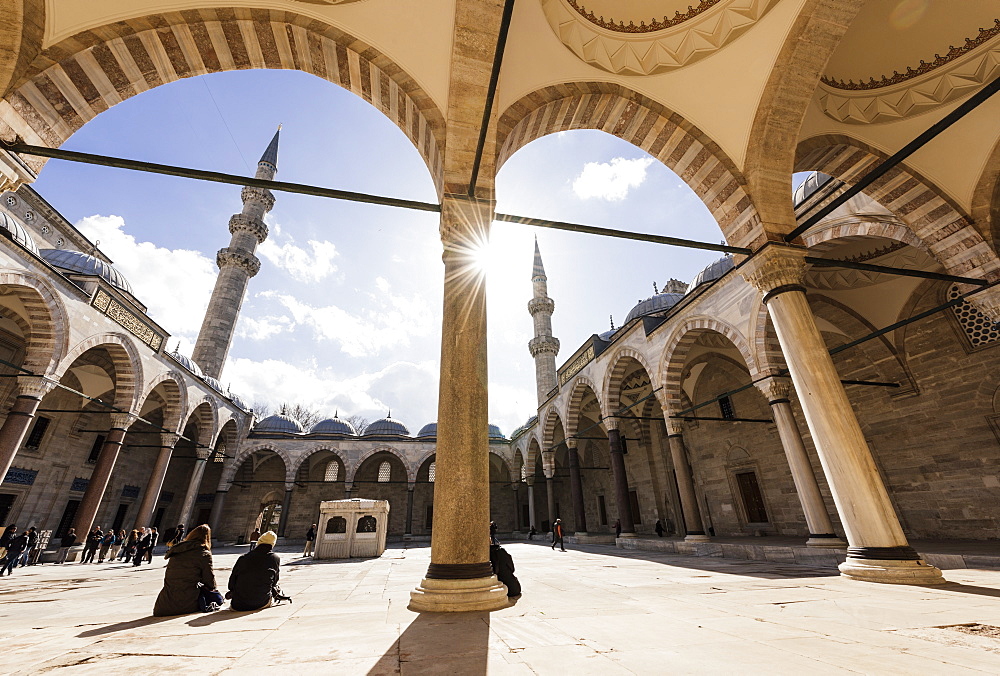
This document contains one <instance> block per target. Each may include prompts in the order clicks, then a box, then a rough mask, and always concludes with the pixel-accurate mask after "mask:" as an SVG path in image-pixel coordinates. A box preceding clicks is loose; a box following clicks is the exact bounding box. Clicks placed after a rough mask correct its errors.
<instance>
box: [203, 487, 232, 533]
mask: <svg viewBox="0 0 1000 676" xmlns="http://www.w3.org/2000/svg"><path fill="white" fill-rule="evenodd" d="M229 485H230V484H226V488H225V489H222V488H220V489H218V490H217V491H215V501H214V502H212V513H211V514H210V515H209V517H208V525H209V527H210V528H211V529H212V532H213V533H214V532H215V531H217V530H219V523H220V522H221V521H222V510H223V508H224V507H225V505H226V496H227V495H229Z"/></svg>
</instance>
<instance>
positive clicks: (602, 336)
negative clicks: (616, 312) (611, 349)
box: [597, 329, 618, 343]
mask: <svg viewBox="0 0 1000 676" xmlns="http://www.w3.org/2000/svg"><path fill="white" fill-rule="evenodd" d="M616 333H618V329H608V330H607V331H605V332H604V333H598V334H597V337H598V338H600V339H601V340H603V341H604V342H605V343H610V342H611V339H612V338H614V337H615V334H616Z"/></svg>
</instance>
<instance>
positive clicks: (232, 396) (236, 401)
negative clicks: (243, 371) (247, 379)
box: [226, 392, 250, 411]
mask: <svg viewBox="0 0 1000 676" xmlns="http://www.w3.org/2000/svg"><path fill="white" fill-rule="evenodd" d="M226 396H227V397H229V401H231V402H233V403H234V404H236V405H237V406H239V407H240V408H241V409H242V410H244V411H249V410H250V407H249V406H248V405H247V403H246V402H245V401H243V399H242V398H240V397H239V396H238V395H235V394H233V393H232V392H226Z"/></svg>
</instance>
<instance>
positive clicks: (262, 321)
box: [236, 315, 295, 340]
mask: <svg viewBox="0 0 1000 676" xmlns="http://www.w3.org/2000/svg"><path fill="white" fill-rule="evenodd" d="M294 328H295V323H294V322H293V321H292V320H291V319H290V318H289V317H271V316H267V317H260V318H259V319H258V318H254V317H250V316H248V315H242V316H241V317H240V320H239V323H238V324H237V325H236V335H237V336H238V337H240V338H249V339H250V340H267V339H268V338H270V337H271V336H276V335H278V334H279V333H284V332H286V331H291V330H293V329H294Z"/></svg>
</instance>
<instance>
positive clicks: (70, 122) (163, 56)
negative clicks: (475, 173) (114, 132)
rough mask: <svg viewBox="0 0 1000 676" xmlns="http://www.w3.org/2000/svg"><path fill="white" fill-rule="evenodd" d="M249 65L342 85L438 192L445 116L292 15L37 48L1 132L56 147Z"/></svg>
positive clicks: (176, 18) (103, 31)
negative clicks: (388, 127)
mask: <svg viewBox="0 0 1000 676" xmlns="http://www.w3.org/2000/svg"><path fill="white" fill-rule="evenodd" d="M251 68H269V69H294V70H300V71H303V72H306V73H311V74H313V75H316V76H318V77H321V78H323V79H325V80H328V81H330V82H333V83H334V84H338V85H340V86H342V87H344V88H345V89H348V90H350V91H352V92H354V93H355V94H357V95H358V96H360V97H361V98H363V99H364V100H365V101H367V102H368V103H371V104H372V105H373V106H375V107H376V108H378V109H379V110H380V111H382V112H383V113H384V114H385V115H386V116H387V117H388V118H389V119H390V120H392V121H393V122H394V123H395V124H396V125H397V126H398V127H399V128H400V129H401V130H402V131H403V133H405V134H406V135H407V137H409V139H410V141H411V142H412V143H413V145H414V146H415V147H416V148H417V150H418V151H419V152H420V154H421V155H422V156H423V158H424V161H425V162H426V164H427V167H428V169H429V171H430V173H431V176H432V178H433V180H434V183H435V185H436V186H437V187H438V189H439V190H440V189H441V180H442V179H441V176H442V168H443V164H442V157H441V151H440V147H439V146H440V144H441V143H442V139H443V129H444V118H443V117H442V115H441V113H440V111H439V110H438V109H437V107H436V105H435V104H434V102H433V101H432V100H431V98H430V96H428V95H427V94H426V93H425V92H424V91H423V90H422V89H421V88H420V86H419V85H417V83H416V82H415V81H414V80H413V78H411V77H410V76H409V75H407V74H406V73H405V72H404V71H403V70H402V69H401V68H400V67H399V66H397V65H396V64H395V63H393V62H392V61H391V60H390V59H388V57H386V56H384V55H382V54H381V53H379V52H378V51H377V50H376V49H374V48H373V47H371V46H369V45H367V44H365V43H362V42H361V41H359V40H356V39H355V38H353V37H352V36H350V35H348V34H346V33H344V32H343V31H340V30H339V29H336V28H334V27H332V26H329V25H327V24H325V23H322V22H320V21H318V20H315V19H310V18H306V17H303V16H301V15H298V14H296V13H294V12H287V11H280V10H257V9H235V8H220V9H202V10H191V11H182V12H171V13H165V14H157V15H152V16H146V17H141V18H136V19H129V20H126V21H120V22H116V23H113V24H109V25H107V26H103V27H99V28H94V29H91V30H89V31H85V32H83V33H80V34H77V35H74V36H73V37H71V38H68V39H66V40H63V41H61V42H59V43H57V44H55V45H53V46H50V47H49V48H47V49H46V50H44V51H43V52H42V54H41V55H40V56H39V57H38V58H37V59H36V60H35V62H34V63H33V64H32V67H31V68H30V69H29V71H28V73H27V75H26V76H25V78H23V81H22V82H21V83H20V84H19V86H18V87H17V89H16V90H15V91H14V92H13V93H12V94H11V95H10V96H8V97H7V103H8V104H9V109H7V107H6V106H4V110H0V119H2V120H3V122H5V124H4V125H0V133H2V134H3V135H4V136H5V137H10V136H13V135H15V134H16V135H19V136H21V137H22V138H24V139H25V140H26V141H29V142H35V143H42V144H44V145H47V146H50V147H58V146H60V145H61V144H62V143H63V142H64V141H66V139H68V138H69V137H70V135H72V134H73V132H75V131H76V130H77V129H79V128H80V127H81V126H83V124H84V123H85V122H87V121H88V120H90V119H92V118H94V117H96V116H97V115H98V114H100V113H102V112H104V111H105V110H107V109H108V108H110V107H111V106H113V105H115V104H116V103H120V102H121V101H124V100H125V99H127V98H129V97H131V96H135V95H136V94H138V93H140V92H143V91H146V90H148V89H152V88H154V87H157V86H159V85H161V84H166V83H168V82H173V81H176V80H179V79H181V78H185V77H191V76H194V75H203V74H205V73H216V72H222V71H230V70H245V69H251Z"/></svg>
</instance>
